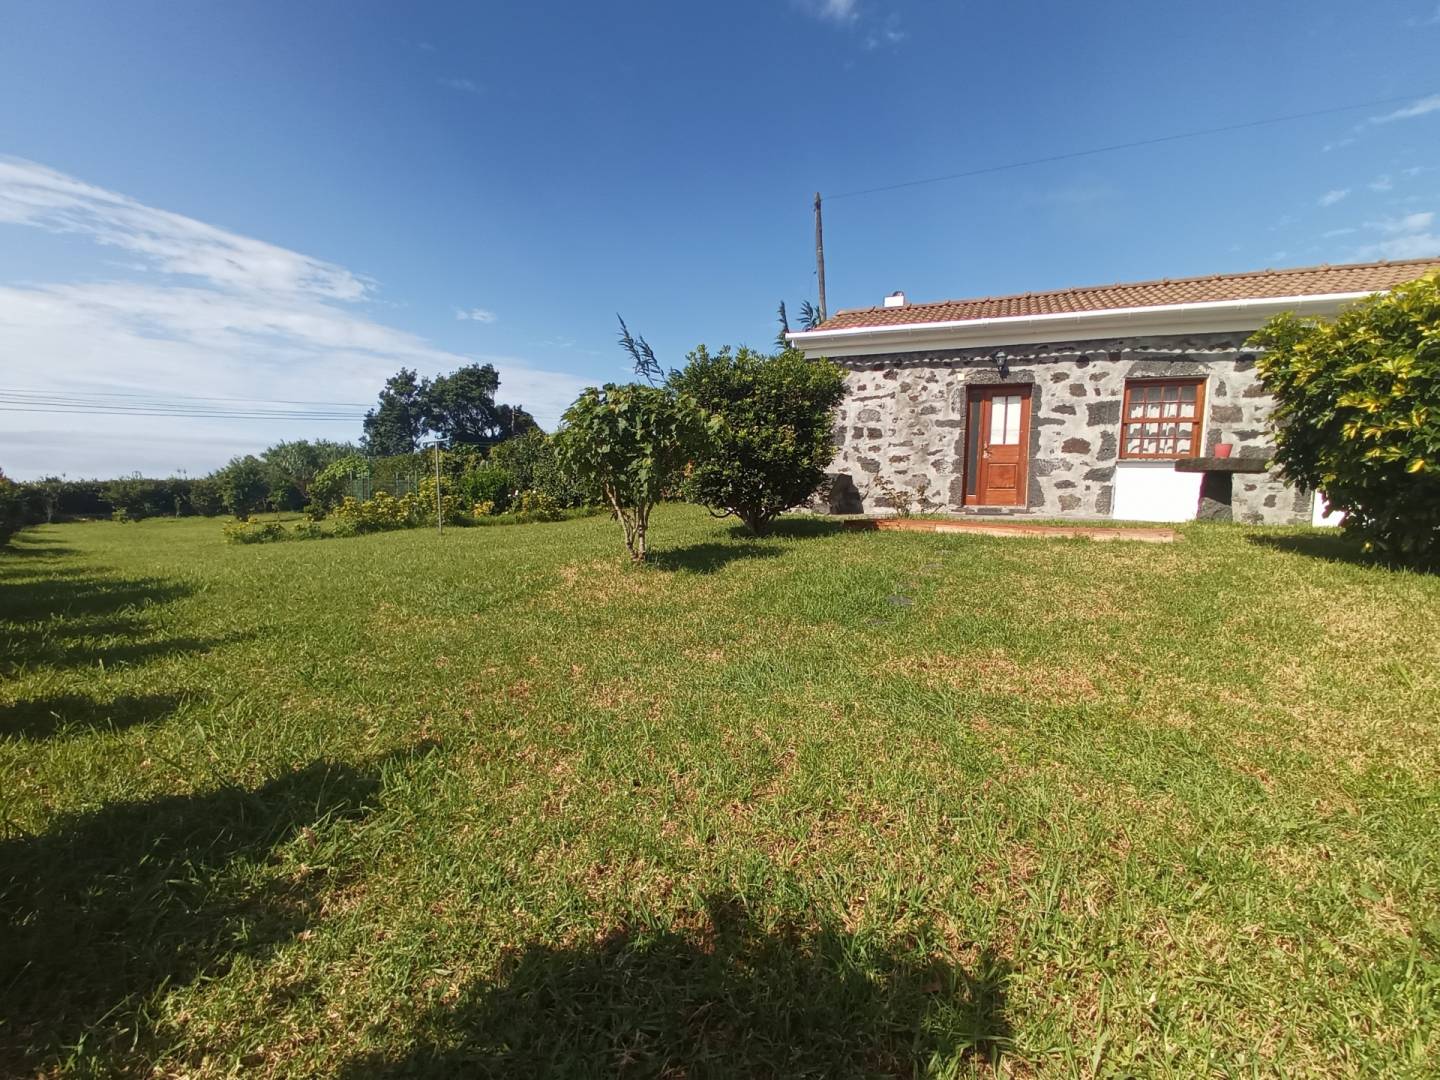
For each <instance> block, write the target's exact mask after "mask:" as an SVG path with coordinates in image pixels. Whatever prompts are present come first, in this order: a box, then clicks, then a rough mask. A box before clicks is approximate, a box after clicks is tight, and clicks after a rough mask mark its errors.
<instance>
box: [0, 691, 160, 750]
mask: <svg viewBox="0 0 1440 1080" xmlns="http://www.w3.org/2000/svg"><path fill="white" fill-rule="evenodd" d="M185 700H186V698H185V695H183V694H124V695H122V696H120V697H117V698H114V699H112V700H110V701H95V700H94V699H92V698H88V697H85V696H83V695H81V694H56V695H55V696H53V697H47V698H33V699H30V700H28V701H17V702H16V703H15V704H14V705H0V739H4V738H21V739H29V740H40V739H49V738H52V737H54V736H56V735H60V734H62V733H64V734H72V733H73V734H79V733H80V732H83V731H122V730H124V729H125V728H131V727H138V726H139V725H141V724H152V723H155V722H157V721H159V720H163V719H165V717H167V716H169V715H170V714H171V713H173V712H175V710H176V709H178V708H179V707H180V705H181V704H182V703H183V702H184V701H185Z"/></svg>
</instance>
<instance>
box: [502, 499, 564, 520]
mask: <svg viewBox="0 0 1440 1080" xmlns="http://www.w3.org/2000/svg"><path fill="white" fill-rule="evenodd" d="M511 512H512V513H513V515H514V517H515V520H516V521H518V522H520V523H521V524H526V523H529V522H532V521H559V520H560V519H561V518H562V517H564V516H565V515H564V507H562V506H561V505H560V504H559V503H557V502H556V501H555V500H554V499H552V498H551V497H550V496H549V495H546V494H545V493H544V492H543V491H522V492H520V494H519V495H517V496H516V497H515V503H514V506H513V507H512V508H511Z"/></svg>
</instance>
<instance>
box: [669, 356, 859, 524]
mask: <svg viewBox="0 0 1440 1080" xmlns="http://www.w3.org/2000/svg"><path fill="white" fill-rule="evenodd" d="M667 385H668V386H670V387H671V388H672V389H673V390H675V391H676V392H678V393H681V394H685V395H688V396H689V397H691V398H693V399H694V400H695V402H696V404H698V405H699V406H700V408H702V409H704V410H705V411H706V412H707V413H709V414H710V415H712V416H714V417H717V418H718V419H719V420H720V424H719V425H718V427H717V429H716V435H715V438H714V439H713V440H712V441H711V442H710V444H709V445H708V446H707V447H706V449H705V450H704V452H703V453H701V454H700V455H699V456H698V457H697V459H696V461H695V467H694V468H693V469H692V470H691V472H690V475H689V476H688V477H687V478H686V481H685V492H686V495H687V496H688V497H689V498H691V499H693V500H694V501H695V502H698V503H702V504H703V505H705V506H708V507H709V508H710V510H711V512H712V513H715V514H718V515H719V516H721V517H725V516H729V515H732V514H733V515H734V516H735V517H738V518H739V519H740V520H741V521H742V522H744V524H745V527H746V528H747V529H749V530H750V531H751V532H752V533H755V534H760V533H763V532H765V531H766V530H767V529H768V528H769V527H770V523H771V521H773V520H774V519H775V517H776V516H777V515H779V514H780V513H782V512H783V511H785V510H788V509H790V508H791V507H792V506H799V505H801V504H802V503H804V502H806V501H807V500H808V499H809V498H810V497H811V496H812V495H814V494H815V492H816V490H817V489H819V487H820V485H821V484H822V483H823V482H824V480H825V469H826V466H828V465H829V464H830V460H831V458H833V457H834V455H835V445H834V442H833V436H832V432H833V430H834V424H835V407H836V406H837V405H839V404H840V401H841V399H842V398H843V397H844V396H845V375H844V372H842V371H841V370H840V368H839V367H837V366H836V365H835V364H832V363H830V361H828V360H807V359H806V358H805V355H804V354H803V353H801V352H800V351H799V350H798V349H786V350H784V351H783V352H781V353H779V354H777V355H775V356H766V355H764V354H763V353H757V352H754V351H753V350H751V349H747V348H744V347H743V346H742V347H741V348H740V349H738V350H736V351H734V352H732V351H731V349H730V347H729V346H728V345H727V346H725V347H724V348H723V349H721V350H719V351H718V352H716V353H713V354H712V353H711V352H710V351H709V350H707V349H706V348H705V346H704V345H701V346H700V347H699V348H698V349H696V350H695V351H694V352H692V353H691V354H690V355H689V358H688V363H686V365H685V367H684V368H682V369H681V370H680V371H677V372H672V373H671V374H670V377H669V379H668V380H667Z"/></svg>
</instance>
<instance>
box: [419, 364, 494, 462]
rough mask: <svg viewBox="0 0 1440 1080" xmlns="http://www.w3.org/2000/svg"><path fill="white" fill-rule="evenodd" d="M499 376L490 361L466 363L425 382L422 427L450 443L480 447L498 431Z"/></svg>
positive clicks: (492, 439)
mask: <svg viewBox="0 0 1440 1080" xmlns="http://www.w3.org/2000/svg"><path fill="white" fill-rule="evenodd" d="M499 389H500V375H499V373H498V372H496V370H495V368H494V367H493V366H492V365H490V364H466V365H465V366H464V367H462V368H458V369H456V370H455V371H454V372H453V373H451V374H449V375H440V376H437V377H436V378H434V379H433V380H430V381H427V382H426V383H425V384H424V389H423V393H422V397H423V400H424V404H425V426H426V427H427V428H428V429H429V430H430V431H432V432H434V433H435V434H436V435H438V436H439V437H440V438H442V439H444V440H445V441H446V442H449V443H462V444H469V445H472V446H475V445H479V446H483V445H485V444H487V443H492V442H495V441H496V439H497V438H498V437H499V433H500V430H501V420H500V413H499V410H498V409H497V407H496V405H495V394H496V392H497V391H498V390H499Z"/></svg>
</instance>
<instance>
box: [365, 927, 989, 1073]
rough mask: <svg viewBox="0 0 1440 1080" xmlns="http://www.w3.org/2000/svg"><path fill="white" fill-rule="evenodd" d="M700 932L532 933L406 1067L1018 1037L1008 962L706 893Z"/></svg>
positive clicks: (725, 1061)
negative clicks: (951, 957)
mask: <svg viewBox="0 0 1440 1080" xmlns="http://www.w3.org/2000/svg"><path fill="white" fill-rule="evenodd" d="M706 906H707V913H706V919H705V921H704V924H703V925H702V927H701V928H700V929H698V930H696V931H694V932H684V933H681V932H675V931H664V932H658V933H657V932H646V933H639V932H631V931H623V932H617V933H615V934H612V935H611V936H609V937H607V938H604V939H603V940H600V941H596V942H586V943H584V944H581V945H577V946H575V947H571V948H555V947H545V946H538V945H535V946H531V947H530V948H528V949H526V950H525V951H524V952H521V953H519V954H518V955H516V956H514V957H513V958H511V960H510V961H509V962H508V964H507V965H506V966H505V968H504V970H503V971H502V974H501V976H500V978H499V979H498V981H497V982H496V983H494V984H493V985H475V986H472V987H471V988H470V989H469V990H468V991H466V992H463V993H462V994H461V997H460V999H459V1000H458V1001H457V1002H455V1003H454V1004H452V1005H446V1006H440V1007H437V1008H436V1009H434V1010H433V1011H431V1012H429V1013H426V1014H425V1015H423V1016H422V1017H421V1018H420V1021H419V1023H418V1024H417V1027H416V1030H415V1035H416V1037H417V1039H418V1045H416V1046H415V1048H414V1049H412V1050H411V1051H410V1052H409V1053H408V1054H406V1055H405V1056H404V1057H402V1058H399V1059H396V1058H394V1057H387V1056H385V1055H383V1054H377V1055H373V1056H368V1057H361V1058H357V1059H355V1060H352V1061H350V1062H348V1063H347V1064H346V1066H345V1068H344V1069H343V1070H342V1072H341V1075H342V1076H343V1077H345V1078H347V1080H361V1078H366V1077H375V1076H381V1077H402V1076H433V1077H449V1076H496V1077H500V1076H611V1075H625V1076H644V1077H661V1076H667V1077H668V1076H688V1077H704V1076H736V1077H750V1076H814V1077H833V1076H859V1075H864V1076H873V1075H887V1076H890V1075H893V1076H910V1075H919V1074H921V1073H928V1072H931V1071H933V1072H946V1069H945V1067H944V1065H942V1064H940V1063H942V1062H948V1063H951V1064H958V1063H959V1062H960V1061H961V1060H963V1059H980V1060H983V1061H989V1062H991V1063H992V1064H993V1063H998V1061H999V1059H1000V1057H1001V1056H1002V1055H1003V1054H1004V1053H1005V1052H1006V1051H1007V1050H1008V1048H1009V1046H1010V1043H1011V1029H1010V1025H1009V1022H1008V1021H1007V1019H1006V1015H1005V992H1006V983H1007V981H1008V979H1009V975H1010V967H1009V965H1008V964H1007V963H1006V962H1005V961H1003V960H1000V959H999V958H997V957H994V956H988V955H987V956H983V957H981V958H980V961H979V963H978V964H977V965H976V967H975V970H974V971H972V972H968V973H967V972H964V971H960V970H957V969H955V968H953V967H950V966H948V965H944V964H940V963H934V962H932V963H915V962H912V961H909V960H905V959H901V958H898V957H896V956H892V955H887V954H884V953H877V952H876V951H875V950H874V948H873V946H872V945H871V943H868V942H867V943H864V944H862V943H860V942H859V941H858V940H857V939H856V938H855V937H853V936H851V935H849V934H846V933H844V932H842V931H840V930H837V929H824V930H819V931H816V930H802V929H798V928H794V927H784V926H782V927H780V928H778V929H766V928H762V927H761V926H760V925H758V923H757V922H756V921H755V920H754V919H752V918H751V917H750V915H749V914H748V913H747V912H746V911H745V910H744V909H743V908H742V907H740V906H739V905H736V904H726V903H718V902H715V901H710V902H708V903H707V905H706Z"/></svg>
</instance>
